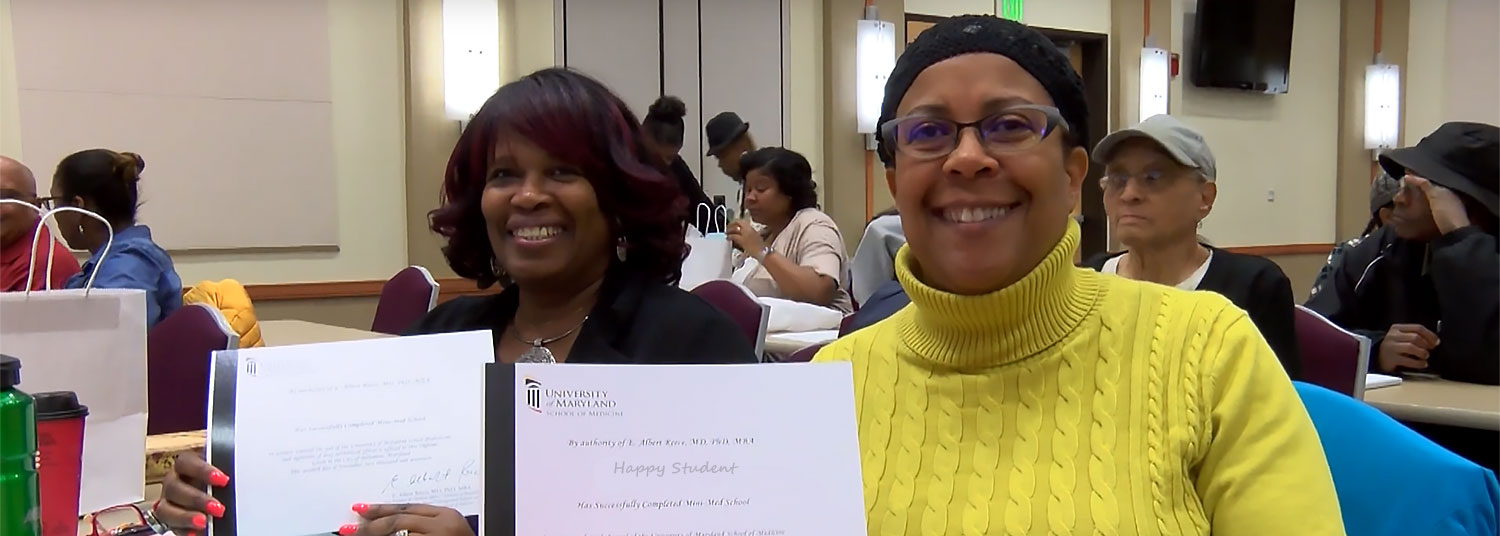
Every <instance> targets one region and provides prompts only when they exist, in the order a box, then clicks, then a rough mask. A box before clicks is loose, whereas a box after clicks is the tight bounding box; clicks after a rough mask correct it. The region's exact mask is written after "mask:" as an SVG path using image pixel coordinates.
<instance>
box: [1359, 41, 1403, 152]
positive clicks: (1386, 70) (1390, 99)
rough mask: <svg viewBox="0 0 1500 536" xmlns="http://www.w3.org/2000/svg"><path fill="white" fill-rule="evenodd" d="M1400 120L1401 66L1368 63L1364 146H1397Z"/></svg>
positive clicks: (1373, 147)
mask: <svg viewBox="0 0 1500 536" xmlns="http://www.w3.org/2000/svg"><path fill="white" fill-rule="evenodd" d="M1400 123H1401V68H1400V67H1398V66H1396V65H1391V64H1388V63H1376V64H1375V65H1370V66H1367V67H1365V148H1366V149H1374V150H1375V151H1376V152H1377V153H1378V152H1380V151H1382V150H1386V149H1395V148H1396V136H1397V133H1399V132H1400V129H1399V127H1400Z"/></svg>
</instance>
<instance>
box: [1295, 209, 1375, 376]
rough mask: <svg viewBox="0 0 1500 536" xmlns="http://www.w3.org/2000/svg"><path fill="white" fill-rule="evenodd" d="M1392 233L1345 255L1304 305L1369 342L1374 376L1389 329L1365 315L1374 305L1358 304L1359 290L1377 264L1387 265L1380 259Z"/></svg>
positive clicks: (1372, 237)
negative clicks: (1373, 322)
mask: <svg viewBox="0 0 1500 536" xmlns="http://www.w3.org/2000/svg"><path fill="white" fill-rule="evenodd" d="M1389 232H1392V231H1391V230H1390V229H1389V228H1383V229H1381V230H1379V231H1376V232H1375V234H1371V235H1370V236H1368V237H1366V238H1365V239H1364V240H1361V241H1360V243H1359V245H1356V246H1354V247H1353V248H1350V249H1348V250H1347V251H1345V252H1344V255H1343V258H1342V259H1340V260H1339V262H1338V263H1337V264H1335V265H1334V266H1333V269H1332V272H1331V273H1330V274H1329V276H1328V279H1327V280H1326V281H1324V283H1323V285H1322V286H1320V287H1319V288H1318V290H1317V292H1316V293H1314V294H1313V295H1312V296H1311V297H1309V298H1308V299H1307V303H1305V304H1304V305H1306V306H1307V308H1308V309H1312V310H1313V311H1314V312H1316V313H1318V314H1320V315H1323V317H1324V318H1327V319H1328V321H1330V322H1333V323H1334V324H1337V325H1338V326H1339V327H1342V328H1344V329H1347V330H1349V331H1352V332H1354V333H1356V334H1359V335H1362V336H1364V337H1365V338H1368V339H1370V356H1369V357H1370V366H1369V370H1370V371H1373V372H1380V370H1379V366H1380V365H1379V362H1378V361H1379V360H1377V359H1376V356H1377V355H1379V353H1380V342H1381V341H1383V340H1385V332H1386V331H1387V330H1388V329H1389V326H1378V325H1374V324H1372V323H1371V322H1370V321H1369V319H1368V318H1367V315H1365V314H1363V311H1364V310H1365V308H1367V307H1372V306H1375V305H1372V304H1361V303H1359V295H1358V293H1357V292H1356V290H1357V289H1356V286H1357V285H1358V284H1359V281H1360V278H1362V277H1365V275H1366V274H1367V273H1370V272H1374V271H1376V270H1378V269H1379V267H1378V266H1375V264H1376V263H1381V262H1386V261H1385V260H1383V259H1381V258H1380V257H1381V252H1382V250H1383V249H1384V248H1385V243H1386V240H1385V239H1384V236H1385V233H1389Z"/></svg>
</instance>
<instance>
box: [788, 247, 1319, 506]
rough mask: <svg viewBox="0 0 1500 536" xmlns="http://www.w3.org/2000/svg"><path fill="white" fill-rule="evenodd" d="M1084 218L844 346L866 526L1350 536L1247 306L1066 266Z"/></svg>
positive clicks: (903, 258)
mask: <svg viewBox="0 0 1500 536" xmlns="http://www.w3.org/2000/svg"><path fill="white" fill-rule="evenodd" d="M1077 244H1078V228H1077V226H1076V225H1070V226H1069V228H1068V231H1067V234H1066V235H1065V236H1064V237H1063V239H1062V240H1061V241H1060V242H1059V243H1058V245H1057V246H1056V247H1054V248H1053V250H1052V252H1051V253H1050V254H1049V255H1048V256H1047V258H1046V259H1045V260H1043V261H1042V263H1041V264H1040V265H1038V266H1037V267H1036V269H1035V270H1033V271H1032V272H1031V273H1030V274H1029V275H1027V276H1026V277H1025V278H1024V279H1022V280H1021V281H1019V282H1017V283H1016V284H1014V285H1011V286H1010V287H1007V288H1005V289H1002V290H1000V291H997V292H994V293H992V294H987V295H983V296H960V295H955V294H948V293H945V292H943V291H940V290H937V289H935V288H932V287H929V286H927V285H925V284H923V283H922V282H921V281H920V279H921V275H920V272H919V268H918V267H917V266H916V265H915V264H914V262H915V259H913V258H912V256H911V255H910V253H909V251H908V250H907V249H906V248H902V250H901V252H900V253H899V254H898V255H897V257H896V264H897V277H898V279H900V281H901V286H902V287H904V288H905V289H906V291H907V294H908V295H909V296H910V297H911V301H912V304H911V305H909V306H907V307H906V308H905V309H902V310H901V311H900V312H898V313H896V314H895V315H893V316H891V317H890V318H888V319H886V320H884V321H882V322H880V323H877V324H875V325H873V326H870V327H868V328H865V329H863V330H860V331H859V332H856V333H854V334H852V335H850V336H847V337H844V338H842V339H839V340H838V341H836V342H834V343H833V344H830V345H829V346H828V347H826V348H824V349H823V350H822V351H821V352H819V353H818V356H817V360H818V361H839V360H847V361H851V362H852V363H853V366H854V394H855V403H856V407H857V411H858V418H859V442H860V451H861V459H862V461H863V467H864V487H865V504H866V510H867V514H868V518H869V520H868V521H869V528H870V530H869V533H870V534H872V535H874V534H880V535H922V536H936V535H960V534H961V535H982V534H1010V535H1030V534H1067V535H1073V534H1099V535H1114V534H1165V535H1176V534H1194V535H1200V534H1214V535H1216V536H1223V535H1255V536H1281V535H1298V536H1315V535H1342V534H1344V530H1343V523H1342V521H1341V518H1340V514H1339V504H1338V499H1337V498H1336V497H1335V495H1334V490H1333V479H1332V477H1331V476H1330V475H1329V472H1328V464H1327V461H1326V460H1325V459H1324V457H1323V450H1322V447H1321V446H1320V444H1319V442H1318V436H1317V432H1316V431H1314V429H1313V426H1312V421H1311V420H1310V419H1309V418H1308V416H1307V411H1306V410H1305V409H1303V407H1302V404H1301V401H1300V400H1299V399H1298V398H1297V393H1296V391H1295V390H1293V388H1292V384H1291V382H1290V381H1288V379H1287V376H1286V373H1285V372H1283V371H1282V368H1281V365H1280V364H1279V363H1278V362H1277V361H1276V357H1275V355H1274V354H1272V352H1271V349H1270V347H1268V346H1267V345H1266V342H1265V340H1264V339H1263V338H1262V337H1261V336H1260V334H1259V332H1257V331H1256V329H1255V326H1254V325H1253V324H1251V323H1250V320H1249V319H1248V318H1247V317H1246V316H1245V313H1244V312H1243V311H1241V310H1239V309H1237V308H1235V307H1234V306H1232V305H1231V304H1230V303H1229V301H1228V300H1226V299H1224V298H1223V297H1221V296H1219V295H1217V294H1212V293H1208V292H1193V293H1188V292H1182V291H1178V290H1175V289H1171V288H1167V287H1164V286H1160V285H1153V284H1148V283H1140V282H1135V281H1130V280H1126V279H1123V278H1119V277H1114V276H1106V275H1102V274H1098V273H1095V272H1094V271H1092V270H1086V269H1080V268H1075V267H1074V266H1073V265H1072V263H1071V262H1070V260H1071V259H1072V257H1073V255H1072V253H1073V249H1074V248H1075V247H1076V246H1077Z"/></svg>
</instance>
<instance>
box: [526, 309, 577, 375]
mask: <svg viewBox="0 0 1500 536" xmlns="http://www.w3.org/2000/svg"><path fill="white" fill-rule="evenodd" d="M588 321H589V317H587V316H584V317H583V320H580V321H578V325H576V326H573V327H572V328H571V329H569V330H567V331H564V332H563V333H562V335H558V336H556V337H547V338H541V339H534V340H527V339H526V338H525V337H522V336H521V329H520V328H516V329H514V330H511V331H512V333H513V334H514V335H515V336H516V340H519V341H521V342H523V343H526V344H527V345H530V346H531V348H527V349H526V351H525V352H523V353H522V354H521V357H519V358H517V359H516V362H517V363H549V364H550V363H557V357H556V356H554V355H552V350H548V349H547V345H549V344H552V343H554V342H557V341H560V340H563V339H566V338H567V337H568V336H569V335H572V334H573V332H575V331H578V328H581V327H583V323H584V322H588Z"/></svg>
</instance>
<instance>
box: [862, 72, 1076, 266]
mask: <svg viewBox="0 0 1500 536" xmlns="http://www.w3.org/2000/svg"><path fill="white" fill-rule="evenodd" d="M1017 105H1043V106H1051V105H1053V102H1052V99H1051V98H1050V97H1049V96H1048V95H1047V92H1046V90H1045V89H1043V88H1042V84H1041V83H1040V82H1038V81H1037V80H1036V78H1034V77H1032V76H1031V75H1030V74H1029V73H1027V72H1026V70H1025V69H1023V68H1021V66H1020V65H1017V64H1016V62H1015V61H1012V60H1011V59H1010V58H1006V57H1004V56H1000V55H998V54H983V53H981V54H965V55H961V56H956V57H953V58H949V59H947V60H944V61H942V62H939V63H936V64H933V65H932V66H930V67H928V68H927V69H926V70H924V71H922V73H921V74H920V75H918V76H917V78H916V80H915V81H914V82H913V83H912V85H911V88H910V89H908V90H907V92H906V95H905V96H904V97H903V98H902V99H901V103H900V104H899V105H898V106H897V111H896V114H895V115H896V116H897V117H908V116H911V115H915V114H925V115H929V116H933V117H937V118H942V119H948V120H953V121H958V122H969V121H977V120H979V119H982V118H985V117H988V116H990V115H992V114H994V113H996V112H998V111H1000V110H1003V109H1007V108H1010V107H1013V106H1017ZM1063 137H1064V133H1063V132H1062V129H1057V130H1056V131H1054V132H1052V133H1051V134H1050V135H1048V136H1047V137H1046V138H1044V139H1043V140H1042V141H1041V143H1038V144H1036V145H1034V146H1032V147H1029V148H1026V149H1022V150H1018V151H1014V152H991V151H987V150H986V148H985V146H984V144H982V143H981V141H980V140H979V136H978V135H977V134H976V133H975V129H972V128H966V129H964V130H963V131H962V132H960V134H959V139H958V145H957V146H956V147H954V149H953V151H952V152H951V153H949V154H948V155H946V156H943V157H937V158H926V159H922V158H915V157H912V156H909V155H907V154H905V153H903V152H901V151H897V152H896V153H895V161H894V165H893V166H892V167H891V168H890V169H888V170H887V171H886V183H887V185H888V186H889V187H890V190H891V196H892V197H893V198H894V199H895V202H896V207H897V209H899V210H900V212H901V224H902V227H903V228H904V229H905V231H906V240H907V244H908V247H910V248H911V252H912V254H913V255H914V256H915V258H916V260H917V262H918V264H919V265H920V268H921V274H922V277H923V280H924V282H926V283H927V284H929V285H932V286H934V287H937V288H939V289H942V290H945V291H948V292H954V293H958V294H971V295H972V294H982V293H988V292H993V291H996V290H999V289H1001V288H1004V287H1006V286H1009V285H1010V284H1012V283H1015V282H1016V281H1018V280H1020V279H1021V278H1022V277H1024V276H1025V275H1026V274H1027V273H1028V272H1030V271H1031V269H1032V268H1035V267H1036V265H1037V264H1038V263H1040V262H1041V261H1042V259H1043V258H1045V257H1046V255H1047V253H1048V252H1049V251H1050V250H1051V249H1052V247H1053V246H1055V245H1056V244H1057V241H1058V240H1059V239H1061V237H1062V235H1063V232H1064V230H1065V229H1066V227H1067V225H1068V214H1069V213H1070V212H1071V210H1072V208H1073V205H1074V201H1075V200H1076V199H1078V195H1079V188H1080V186H1081V185H1082V184H1083V178H1084V174H1085V173H1086V172H1087V170H1088V154H1087V153H1086V152H1085V151H1084V150H1083V148H1081V147H1071V148H1065V144H1064V142H1063Z"/></svg>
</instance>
